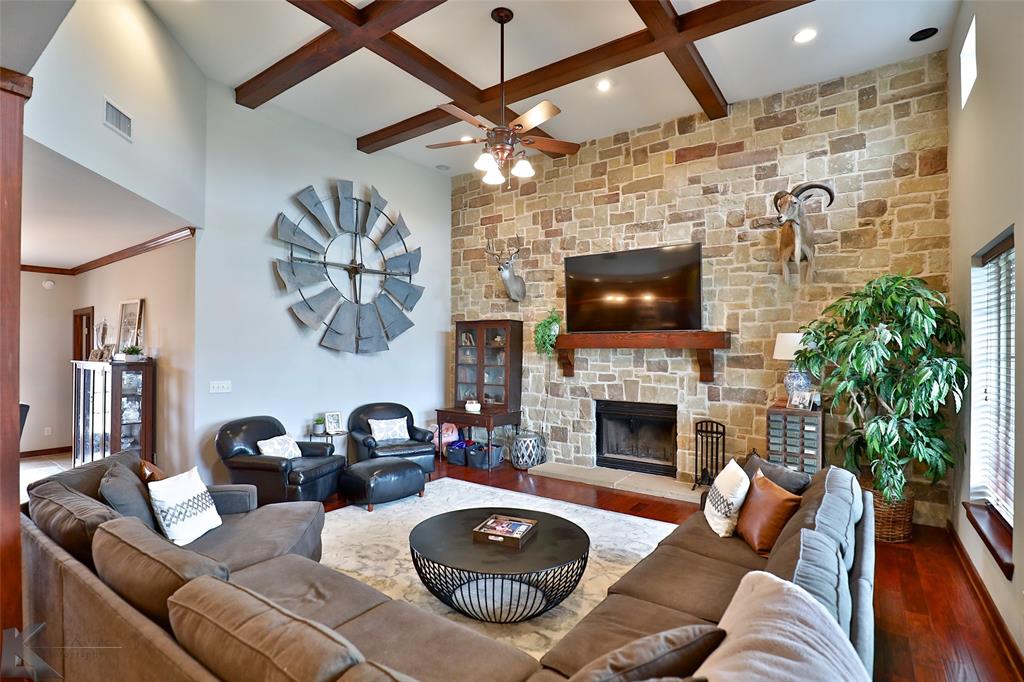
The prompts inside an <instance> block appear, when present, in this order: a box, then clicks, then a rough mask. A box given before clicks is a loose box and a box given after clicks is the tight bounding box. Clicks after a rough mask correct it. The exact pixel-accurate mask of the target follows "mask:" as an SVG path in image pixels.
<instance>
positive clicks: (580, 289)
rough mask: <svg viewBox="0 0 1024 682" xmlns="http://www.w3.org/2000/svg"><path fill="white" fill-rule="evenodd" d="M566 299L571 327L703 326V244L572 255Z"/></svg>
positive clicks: (567, 266)
mask: <svg viewBox="0 0 1024 682" xmlns="http://www.w3.org/2000/svg"><path fill="white" fill-rule="evenodd" d="M565 302H566V326H567V327H568V331H570V332H573V333H578V332H640V331H676V330H694V329H701V328H702V325H701V272H700V244H680V245H672V246H659V247H655V248H653V249H636V250H633V251H618V252H614V253H599V254H593V255H589V256H570V257H569V258H566V259H565Z"/></svg>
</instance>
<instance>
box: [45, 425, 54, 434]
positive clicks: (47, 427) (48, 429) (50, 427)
mask: <svg viewBox="0 0 1024 682" xmlns="http://www.w3.org/2000/svg"><path fill="white" fill-rule="evenodd" d="M43 435H44V436H52V435H53V427H52V426H46V427H43Z"/></svg>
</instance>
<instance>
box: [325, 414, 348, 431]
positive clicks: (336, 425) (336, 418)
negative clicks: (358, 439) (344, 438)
mask: <svg viewBox="0 0 1024 682" xmlns="http://www.w3.org/2000/svg"><path fill="white" fill-rule="evenodd" d="M324 427H325V428H326V430H327V433H341V432H342V431H344V430H345V429H344V427H342V425H341V412H324Z"/></svg>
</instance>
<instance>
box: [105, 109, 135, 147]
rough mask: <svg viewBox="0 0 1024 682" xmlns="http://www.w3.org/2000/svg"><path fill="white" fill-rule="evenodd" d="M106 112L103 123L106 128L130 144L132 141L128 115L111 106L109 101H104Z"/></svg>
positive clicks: (130, 123) (130, 119) (130, 120)
mask: <svg viewBox="0 0 1024 682" xmlns="http://www.w3.org/2000/svg"><path fill="white" fill-rule="evenodd" d="M105 103H106V105H107V110H106V114H105V119H104V121H103V122H104V123H105V124H106V126H107V127H108V128H110V129H111V130H113V131H114V132H115V133H117V134H118V135H120V136H121V137H123V138H124V139H126V140H128V141H129V142H131V139H132V118H131V116H129V115H128V114H126V113H124V112H123V111H121V109H119V108H118V107H117V106H115V105H114V104H111V102H110V100H109V99H108V100H105Z"/></svg>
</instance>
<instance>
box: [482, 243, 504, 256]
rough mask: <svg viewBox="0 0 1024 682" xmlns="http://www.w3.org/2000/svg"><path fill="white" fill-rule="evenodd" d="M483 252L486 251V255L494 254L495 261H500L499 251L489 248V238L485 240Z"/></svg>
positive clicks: (500, 254)
mask: <svg viewBox="0 0 1024 682" xmlns="http://www.w3.org/2000/svg"><path fill="white" fill-rule="evenodd" d="M484 253H486V254H487V255H488V256H494V259H495V260H497V261H500V260H501V257H502V255H503V254H502V253H501V252H500V251H495V250H494V249H492V248H491V240H490V239H488V240H487V245H486V246H484Z"/></svg>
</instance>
